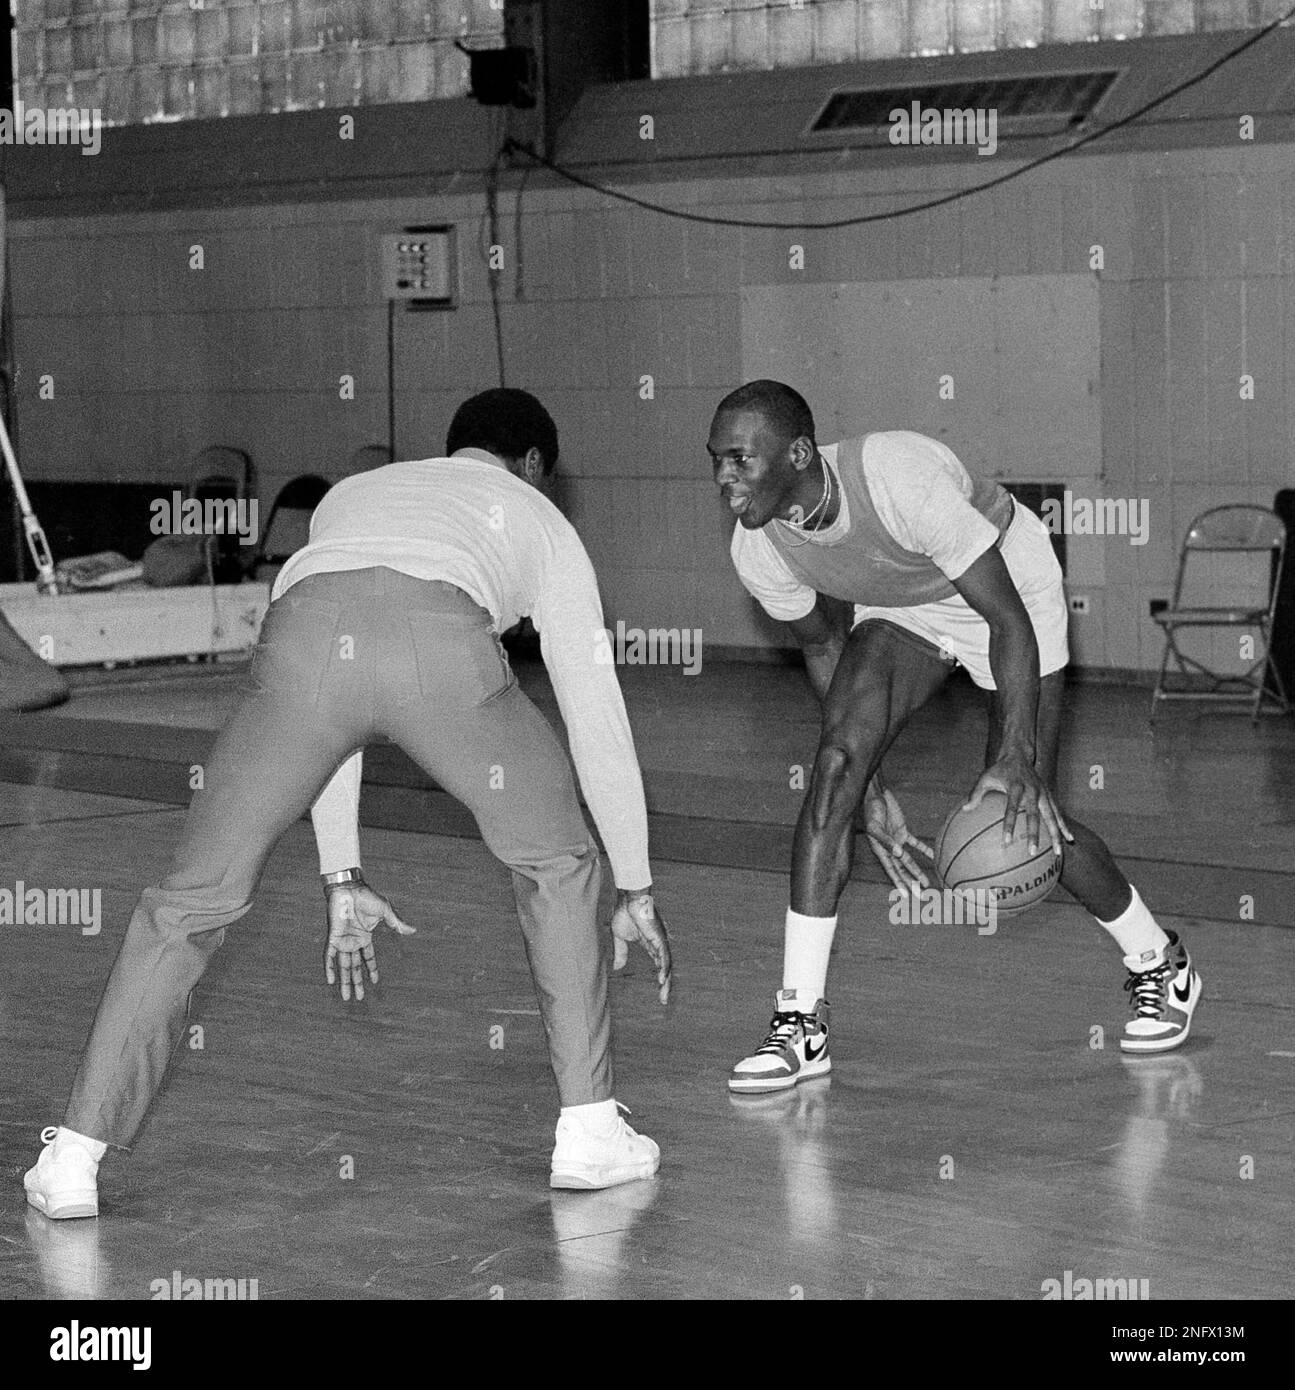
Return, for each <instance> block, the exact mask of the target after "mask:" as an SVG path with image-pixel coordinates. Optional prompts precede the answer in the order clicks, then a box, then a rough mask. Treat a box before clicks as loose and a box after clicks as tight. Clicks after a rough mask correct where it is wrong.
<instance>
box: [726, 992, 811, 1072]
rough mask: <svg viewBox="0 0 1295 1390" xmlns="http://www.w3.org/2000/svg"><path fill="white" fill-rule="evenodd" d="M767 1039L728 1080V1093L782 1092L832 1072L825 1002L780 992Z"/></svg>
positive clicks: (738, 1066) (744, 1060)
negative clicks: (828, 1048)
mask: <svg viewBox="0 0 1295 1390" xmlns="http://www.w3.org/2000/svg"><path fill="white" fill-rule="evenodd" d="M774 1007H775V1009H776V1010H777V1012H776V1013H775V1014H774V1016H773V1021H772V1022H771V1023H770V1025H769V1036H768V1037H767V1038H765V1040H764V1041H763V1042H762V1043H761V1044H760V1046H759V1047H757V1048H756V1050H755V1051H754V1052H753V1053H752V1054H751V1055H750V1056H749V1057H743V1058H742V1060H741V1061H740V1062H739V1063H738V1064H737V1066H735V1067H734V1068H733V1070H732V1072H731V1074H730V1075H729V1078H728V1088H729V1090H730V1091H745V1092H756V1091H785V1090H786V1089H787V1088H788V1087H790V1086H794V1085H795V1084H796V1083H797V1082H798V1081H808V1080H809V1078H810V1077H811V1076H822V1075H823V1074H824V1073H825V1072H829V1071H831V1070H832V1059H831V1057H829V1056H828V1052H827V1030H828V1002H827V1000H826V999H814V1000H810V999H808V998H807V997H804V995H803V992H802V993H801V994H800V995H798V994H797V992H796V991H795V990H794V989H780V990H779V991H778V996H777V1002H776V1003H775V1005H774Z"/></svg>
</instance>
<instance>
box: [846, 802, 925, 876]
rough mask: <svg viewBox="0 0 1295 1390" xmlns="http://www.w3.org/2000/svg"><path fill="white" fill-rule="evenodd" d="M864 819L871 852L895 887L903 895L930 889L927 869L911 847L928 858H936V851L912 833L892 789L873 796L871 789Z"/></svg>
mask: <svg viewBox="0 0 1295 1390" xmlns="http://www.w3.org/2000/svg"><path fill="white" fill-rule="evenodd" d="M863 818H864V831H865V833H866V834H867V836H868V843H869V844H870V845H871V846H872V852H873V854H875V855H876V856H877V859H878V860H879V861H880V863H881V867H882V868H883V869H885V871H886V873H887V875H888V876H889V878H890V881H891V882H892V883H893V884H894V885H895V887H896V888H898V889H900V891H901V892H904V893H914V892H917V891H918V890H919V889H922V888H927V887H929V886H930V879H929V878H928V877H927V873H926V870H925V869H923V868H922V866H921V864H919V863H918V861H917V860H916V859H914V858H913V855H912V853H911V851H910V846H911V847H912V849H916V850H919V851H920V852H921V853H922V854H924V855H926V857H927V858H928V859H934V858H935V851H934V850H932V848H931V847H930V845H928V844H927V843H926V842H925V841H923V840H919V839H918V838H917V836H916V835H913V834H910V832H909V829H908V823H907V822H906V821H905V820H904V813H903V811H902V810H901V809H900V806H899V802H898V801H896V800H895V798H894V795H893V794H892V793H891V792H890V790H889V789H887V790H886V791H883V792H882V793H880V794H879V795H874V794H873V793H872V791H871V789H869V793H868V795H867V796H866V797H865V798H864V803H863Z"/></svg>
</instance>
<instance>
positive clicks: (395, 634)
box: [64, 568, 612, 1147]
mask: <svg viewBox="0 0 1295 1390" xmlns="http://www.w3.org/2000/svg"><path fill="white" fill-rule="evenodd" d="M250 680H251V690H250V692H249V693H248V695H247V696H246V698H245V699H244V700H243V702H242V703H241V704H240V705H239V707H238V709H237V710H235V712H234V714H233V716H232V718H231V719H230V721H229V723H228V724H227V725H226V726H225V728H224V730H223V731H222V732H221V734H220V737H219V738H218V739H217V741H216V744H215V747H214V749H213V750H212V755H211V760H210V762H209V763H208V765H207V767H206V769H205V776H204V786H203V789H202V790H200V791H198V792H197V793H196V794H195V795H194V798H193V802H192V804H191V806H190V809H189V816H188V820H187V822H186V824H185V828H184V834H183V836H182V838H181V841H180V845H179V848H178V849H177V850H176V853H175V858H174V860H173V861H172V863H171V869H170V872H169V873H168V874H167V876H166V878H164V879H163V880H162V882H161V883H160V884H159V885H158V886H157V887H156V888H149V889H146V890H145V891H144V893H143V895H142V897H141V898H140V900H139V903H138V905H137V906H136V908H135V911H134V914H133V915H132V917H131V920H130V927H129V930H128V931H127V933H126V939H125V941H124V942H123V943H122V948H121V952H120V954H119V955H118V957H117V960H116V963H115V964H114V966H113V969H112V974H111V975H110V976H109V979H108V984H107V987H106V988H105V990H104V995H103V999H102V1001H101V1003H100V1005H99V1011H98V1014H97V1015H96V1017H95V1021H94V1029H93V1031H92V1032H91V1035H90V1041H89V1043H88V1045H87V1047H86V1050H85V1055H84V1056H83V1057H82V1059H81V1065H80V1068H79V1070H78V1072H77V1075H76V1080H75V1082H74V1084H73V1087H72V1098H71V1100H70V1101H69V1102H68V1109H67V1116H66V1118H65V1120H64V1124H65V1125H66V1126H67V1127H68V1128H69V1129H73V1130H76V1131H77V1132H78V1133H80V1134H85V1135H89V1136H90V1137H91V1138H94V1139H102V1140H105V1141H107V1142H108V1143H110V1144H115V1145H117V1146H119V1147H125V1146H126V1145H128V1144H129V1142H130V1140H131V1139H132V1138H133V1136H134V1135H135V1132H136V1131H137V1130H138V1128H139V1126H140V1123H141V1121H142V1120H143V1118H144V1113H145V1111H146V1110H147V1109H148V1106H149V1103H150V1102H151V1100H152V1098H153V1096H154V1095H155V1093H156V1092H157V1089H158V1087H159V1086H160V1084H161V1081H162V1076H163V1073H164V1072H165V1070H166V1066H167V1062H168V1060H169V1059H170V1057H171V1054H172V1053H173V1052H174V1050H175V1048H176V1046H177V1044H178V1043H179V1041H180V1038H181V1035H182V1033H183V1031H184V1024H185V1016H186V1010H187V1003H188V998H189V993H190V991H191V990H192V989H193V987H194V986H195V985H196V984H197V982H198V980H199V979H200V978H201V976H202V972H203V971H204V969H206V966H207V962H208V961H209V960H210V958H211V955H212V952H213V951H215V950H216V948H217V947H218V946H219V945H220V944H221V943H222V942H223V940H224V938H225V932H224V928H225V926H226V925H227V924H228V923H230V922H234V921H237V920H238V918H240V917H242V916H243V915H244V913H246V912H247V911H248V909H249V908H250V907H251V904H252V897H253V894H254V893H255V891H256V886H257V883H258V881H259V879H260V876H261V871H262V869H263V868H264V865H265V861H266V859H267V857H268V856H269V854H270V851H271V850H272V849H273V848H274V846H275V844H276V842H277V841H278V840H279V838H280V836H281V835H283V833H284V831H286V830H287V829H288V827H289V826H290V825H292V823H293V822H294V821H296V820H297V819H299V818H300V817H301V816H302V815H303V814H304V813H305V812H306V810H307V809H308V808H309V807H310V805H311V803H312V802H313V801H314V800H315V798H316V797H317V796H318V795H319V792H320V790H321V789H322V788H323V786H324V784H325V783H326V782H327V781H328V779H329V777H330V776H331V775H332V773H333V771H334V770H335V769H336V768H337V767H338V765H339V764H340V763H341V762H343V761H344V760H345V759H346V758H347V757H348V756H349V755H350V754H351V753H352V752H354V751H355V750H356V749H357V748H362V747H363V746H364V745H365V744H366V743H368V742H370V741H372V740H373V739H374V738H376V737H377V736H379V735H385V736H386V737H388V738H390V739H391V740H392V741H393V742H395V743H397V744H399V746H400V747H401V748H403V749H404V750H405V752H406V753H408V754H409V756H410V757H411V758H413V759H414V760H415V761H416V762H417V763H418V764H419V766H420V767H421V768H422V769H423V770H424V771H425V772H426V773H427V774H428V776H430V777H432V778H434V779H435V780H436V782H438V783H439V784H440V786H442V787H444V788H445V790H446V791H448V792H450V793H451V794H452V795H454V796H456V797H457V798H458V799H459V800H460V801H462V802H463V803H464V805H466V806H467V807H468V809H469V810H470V811H471V812H472V813H473V815H474V816H475V817H476V819H477V824H478V826H479V827H480V829H481V834H482V837H483V838H484V839H485V842H486V844H487V845H488V846H489V848H490V850H491V851H492V853H493V854H494V855H495V856H496V857H497V858H498V859H500V860H502V861H503V863H505V864H507V865H508V867H509V868H510V869H511V870H512V874H513V888H514V893H515V896H516V899H517V914H518V917H519V918H520V920H521V926H522V932H523V935H524V937H525V941H526V950H527V956H528V959H529V962H530V967H531V975H532V977H533V979H534V982H535V991H536V994H537V996H538V998H539V1005H540V1011H541V1015H542V1017H543V1020H544V1027H545V1031H546V1032H547V1034H548V1041H549V1054H550V1060H551V1062H552V1065H553V1070H554V1073H555V1075H556V1076H557V1081H558V1092H559V1094H560V1096H561V1099H562V1103H563V1104H564V1105H584V1104H587V1103H589V1102H592V1101H601V1100H606V1099H607V1098H608V1097H610V1096H611V1094H612V1068H611V1024H610V1016H609V1012H608V1005H607V957H606V942H605V940H604V937H605V933H604V932H602V931H600V930H599V927H598V922H597V907H598V889H599V883H600V870H599V864H598V850H597V847H596V845H595V844H594V842H593V839H592V837H591V836H590V834H589V830H588V828H587V826H586V825H585V822H584V818H583V816H582V815H581V812H580V806H579V803H578V802H577V799H576V791H575V784H574V781H573V778H572V774H571V765H570V762H569V761H568V759H567V756H566V753H565V751H564V750H563V748H562V747H561V745H560V744H559V742H558V740H557V738H556V737H555V736H554V733H553V730H552V729H551V728H550V726H549V724H548V721H547V720H546V719H545V718H544V716H543V715H542V714H541V713H540V712H539V711H538V710H537V709H536V708H535V706H534V705H533V704H532V703H531V702H530V700H528V699H527V698H526V696H525V695H523V694H522V692H521V689H520V688H519V687H518V685H517V682H516V680H515V678H514V677H513V675H512V672H511V670H510V669H509V667H508V663H507V660H506V659H505V657H504V654H503V650H502V648H501V647H500V645H499V641H498V638H497V637H496V636H495V633H494V630H493V627H492V625H491V619H490V615H489V614H488V613H487V612H485V611H484V610H483V609H482V608H480V607H478V606H477V605H476V604H475V603H474V602H473V601H472V600H471V599H470V598H469V597H468V596H467V595H466V594H465V593H464V592H463V591H462V590H460V589H457V588H455V587H453V586H452V585H449V584H440V583H429V582H427V581H423V580H418V579H412V578H409V577H408V576H406V575H402V574H399V573H397V572H396V571H395V570H390V569H384V568H375V569H366V570H351V571H345V572H339V573H332V574H318V575H313V576H310V577H308V578H306V579H303V580H302V581H301V582H300V583H298V584H296V585H294V586H293V587H292V588H291V589H289V590H288V592H287V593H286V594H284V595H283V596H282V597H281V598H279V599H278V600H277V601H276V602H274V603H273V604H271V606H270V609H269V612H268V613H267V614H266V617H265V622H264V625H263V627H262V630H261V640H260V643H259V645H258V646H257V649H256V655H255V658H254V660H253V663H252V668H251V677H250ZM311 910H312V911H321V913H322V898H321V901H320V903H319V904H318V906H317V907H313V908H312V909H311ZM249 1065H250V1059H249Z"/></svg>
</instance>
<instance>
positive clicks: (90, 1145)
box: [54, 1125, 108, 1163]
mask: <svg viewBox="0 0 1295 1390" xmlns="http://www.w3.org/2000/svg"><path fill="white" fill-rule="evenodd" d="M64 1144H80V1145H81V1147H82V1148H83V1149H86V1150H88V1152H89V1154H90V1157H91V1158H93V1159H94V1160H95V1162H96V1163H97V1162H98V1161H99V1160H100V1159H101V1158H102V1157H103V1156H104V1154H106V1153H107V1152H108V1146H107V1144H105V1143H104V1142H103V1140H102V1139H91V1138H90V1137H89V1136H88V1135H86V1134H78V1133H77V1132H76V1130H74V1129H65V1128H64V1127H63V1126H62V1125H59V1127H58V1131H57V1133H56V1134H55V1135H54V1152H55V1153H58V1151H59V1150H60V1149H61V1148H62V1147H63V1145H64Z"/></svg>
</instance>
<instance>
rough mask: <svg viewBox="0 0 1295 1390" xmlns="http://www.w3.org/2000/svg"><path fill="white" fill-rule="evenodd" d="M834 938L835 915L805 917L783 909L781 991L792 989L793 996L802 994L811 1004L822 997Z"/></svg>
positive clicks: (811, 1006) (825, 986)
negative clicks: (784, 912)
mask: <svg viewBox="0 0 1295 1390" xmlns="http://www.w3.org/2000/svg"><path fill="white" fill-rule="evenodd" d="M835 935H836V918H835V916H832V917H806V916H804V915H803V914H802V913H799V912H793V911H792V910H791V908H788V909H787V934H786V936H785V937H784V939H783V947H782V987H783V989H794V990H795V991H796V993H797V995H800V994H801V993H802V992H803V993H804V994H805V995H808V996H809V998H810V999H812V1000H815V1001H817V1000H819V999H822V998H823V991H824V990H825V989H826V988H827V963H828V961H829V959H830V958H831V955H832V938H833V937H834V936H835ZM813 1007H814V1006H813V1004H811V1005H810V1008H813Z"/></svg>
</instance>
